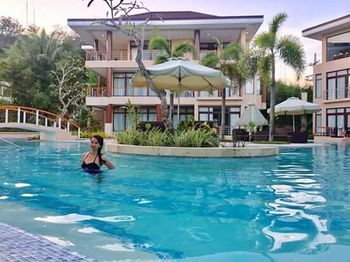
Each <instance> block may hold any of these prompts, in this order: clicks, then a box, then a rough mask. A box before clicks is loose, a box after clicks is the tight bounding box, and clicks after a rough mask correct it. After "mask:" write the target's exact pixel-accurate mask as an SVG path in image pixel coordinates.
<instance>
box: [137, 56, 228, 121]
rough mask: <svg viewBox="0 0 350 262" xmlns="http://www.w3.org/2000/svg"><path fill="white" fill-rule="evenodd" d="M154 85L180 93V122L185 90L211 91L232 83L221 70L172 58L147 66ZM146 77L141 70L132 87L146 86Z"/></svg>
mask: <svg viewBox="0 0 350 262" xmlns="http://www.w3.org/2000/svg"><path fill="white" fill-rule="evenodd" d="M146 70H147V71H148V73H149V74H150V76H151V78H152V80H153V83H154V85H155V86H156V87H157V88H159V89H166V90H170V91H173V92H176V93H177V94H178V104H177V121H178V123H180V93H181V91H184V90H191V91H209V92H211V91H212V90H215V89H222V88H224V87H226V86H229V85H230V80H229V79H227V78H226V77H225V76H224V75H223V74H222V73H221V71H219V70H215V69H212V68H209V67H206V66H202V65H199V64H195V63H193V62H190V61H189V60H188V59H186V58H182V57H177V58H171V59H170V60H169V61H167V62H165V63H162V64H157V65H152V66H149V67H147V68H146ZM146 85H147V82H146V78H145V77H144V75H143V74H142V72H141V71H140V70H139V71H137V72H136V74H135V75H134V76H133V78H132V79H131V86H132V87H145V86H146Z"/></svg>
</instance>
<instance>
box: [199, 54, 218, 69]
mask: <svg viewBox="0 0 350 262" xmlns="http://www.w3.org/2000/svg"><path fill="white" fill-rule="evenodd" d="M219 62H220V59H219V57H218V56H217V54H216V53H215V52H208V53H206V54H205V55H204V56H203V58H202V59H201V64H202V65H204V66H208V67H211V68H218V66H219Z"/></svg>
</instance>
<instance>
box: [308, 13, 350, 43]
mask: <svg viewBox="0 0 350 262" xmlns="http://www.w3.org/2000/svg"><path fill="white" fill-rule="evenodd" d="M346 29H350V14H349V15H345V16H342V17H339V18H336V19H333V20H330V21H327V22H324V23H322V24H319V25H316V26H312V27H309V28H306V29H304V30H303V31H302V35H303V36H304V37H308V38H312V39H316V40H322V37H323V36H326V35H330V34H332V33H336V32H338V31H342V30H346Z"/></svg>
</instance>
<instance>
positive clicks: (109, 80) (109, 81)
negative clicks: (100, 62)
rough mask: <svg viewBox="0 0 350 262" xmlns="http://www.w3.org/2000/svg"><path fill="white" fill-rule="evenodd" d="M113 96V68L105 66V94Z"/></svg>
mask: <svg viewBox="0 0 350 262" xmlns="http://www.w3.org/2000/svg"><path fill="white" fill-rule="evenodd" d="M105 96H108V97H110V96H113V70H112V67H107V68H106V95H105Z"/></svg>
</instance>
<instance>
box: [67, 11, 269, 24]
mask: <svg viewBox="0 0 350 262" xmlns="http://www.w3.org/2000/svg"><path fill="white" fill-rule="evenodd" d="M239 18H258V19H259V18H260V19H263V18H264V16H263V15H243V16H217V15H210V14H204V13H199V12H193V11H158V12H146V13H140V14H135V15H130V16H129V17H128V20H132V21H143V20H145V19H149V20H151V21H155V20H160V19H163V20H201V19H239ZM95 20H96V19H95V18H90V19H68V23H69V22H74V21H95ZM99 20H110V19H99Z"/></svg>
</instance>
